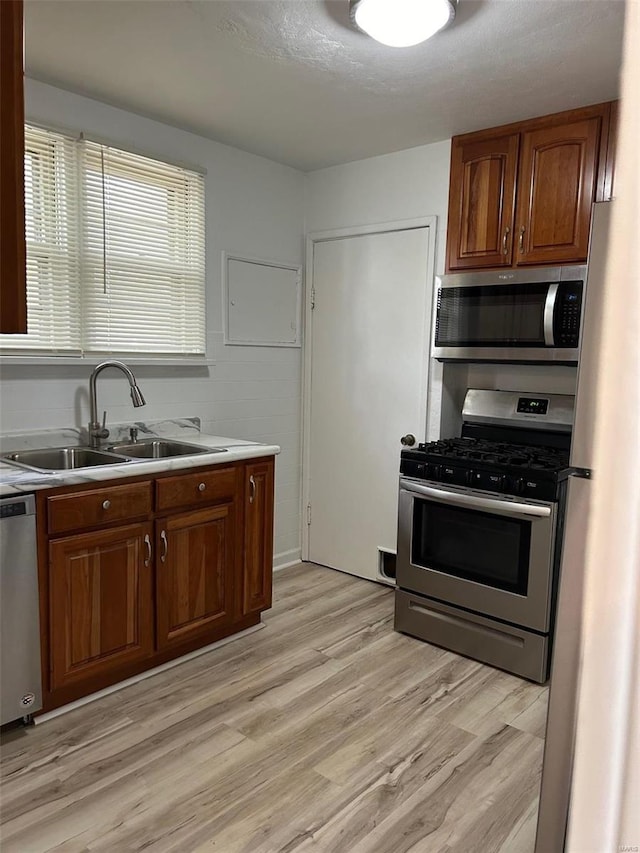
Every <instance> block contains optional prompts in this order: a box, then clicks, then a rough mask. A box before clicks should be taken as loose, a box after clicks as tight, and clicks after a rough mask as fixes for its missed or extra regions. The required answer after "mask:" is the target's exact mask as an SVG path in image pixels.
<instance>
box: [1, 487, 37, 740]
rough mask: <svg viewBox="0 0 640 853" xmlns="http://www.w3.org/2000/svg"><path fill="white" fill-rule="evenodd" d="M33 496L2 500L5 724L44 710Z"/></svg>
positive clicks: (2, 656) (3, 717)
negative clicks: (42, 708) (41, 709)
mask: <svg viewBox="0 0 640 853" xmlns="http://www.w3.org/2000/svg"><path fill="white" fill-rule="evenodd" d="M38 607H39V605H38V564H37V558H36V502H35V498H34V496H33V495H16V496H15V497H10V498H0V724H2V725H4V724H5V723H9V722H12V721H13V720H19V719H21V718H24V717H27V718H28V717H29V716H30V715H31V714H33V712H34V711H38V710H39V709H40V708H41V707H42V677H41V672H40V616H39V609H38Z"/></svg>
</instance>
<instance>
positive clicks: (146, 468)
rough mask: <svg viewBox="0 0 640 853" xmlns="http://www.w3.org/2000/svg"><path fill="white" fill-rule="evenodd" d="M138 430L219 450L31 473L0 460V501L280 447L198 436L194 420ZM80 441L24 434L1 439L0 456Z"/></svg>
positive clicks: (118, 435) (76, 435)
mask: <svg viewBox="0 0 640 853" xmlns="http://www.w3.org/2000/svg"><path fill="white" fill-rule="evenodd" d="M138 426H139V427H141V428H142V432H141V434H140V435H139V439H145V438H153V437H154V436H158V437H162V438H174V439H178V440H181V441H187V442H189V444H196V445H200V446H202V447H209V448H211V449H212V450H215V449H216V448H224V452H222V453H220V452H218V453H211V454H208V453H199V454H197V455H196V456H175V457H172V458H165V459H153V460H150V459H145V460H143V461H142V460H141V461H137V460H134V461H130V462H122V463H116V464H114V465H98V466H96V467H93V468H76V469H73V470H70V471H54V472H51V473H49V472H46V473H43V472H40V471H31V470H28V469H26V468H19V467H18V466H17V465H12V464H10V463H8V462H5V461H0V497H10V496H12V495H18V494H25V493H28V492H35V491H39V490H41V489H52V488H57V487H59V486H71V485H86V484H91V483H95V484H100V483H102V482H106V481H108V480H117V479H121V478H124V477H140V476H144V475H146V474H148V475H149V476H153V475H154V474H158V473H166V472H167V471H186V470H188V469H189V468H201V467H202V466H204V465H225V464H228V463H230V462H237V461H238V460H242V459H256V458H258V457H261V456H275V455H277V454H278V453H279V452H280V448H279V447H278V445H276V444H260V443H258V442H250V441H243V440H241V439H236V438H226V437H224V436H218V435H207V434H205V433H202V432H200V430H199V421H198V419H197V418H194V419H185V420H183V421H163V422H158V423H157V424H153V425H151V424H139V425H138ZM123 431H124V428H122V429H120V430H117V429H116V430H113V431H112V433H111V436H110V438H109V439H108V440H107V442H105V443H106V444H108V443H112V442H113V443H115V442H117V441H121V440H123V438H125V436H124V435H123ZM72 439H75V440H72ZM80 443H84V442H82V435H81V431H79V430H73V431H65V432H64V435H62V433H61V432H59V431H58V432H54V431H50V432H48V433H37V434H36V433H24V434H22V436H20V435H14V436H7V437H3V439H2V442H1V444H2V449H1V451H0V452H2V453H8V452H11V450H18V449H27V448H34V447H59V446H69V445H72V444H80Z"/></svg>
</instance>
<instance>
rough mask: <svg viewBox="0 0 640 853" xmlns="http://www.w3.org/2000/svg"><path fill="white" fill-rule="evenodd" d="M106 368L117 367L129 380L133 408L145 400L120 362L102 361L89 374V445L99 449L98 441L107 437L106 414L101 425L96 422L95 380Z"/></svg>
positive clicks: (128, 370)
mask: <svg viewBox="0 0 640 853" xmlns="http://www.w3.org/2000/svg"><path fill="white" fill-rule="evenodd" d="M107 367H117V368H118V370H121V371H122V372H123V373H124V375H125V376H126V377H127V379H128V380H129V385H130V386H131V402H132V403H133V405H134V408H136V409H137V408H139V407H140V406H144V405H145V402H146V401H145V399H144V397H143V396H142V391H141V390H140V389H139V388H138V383H137V382H136V378H135V376H134V375H133V373H132V372H131V370H130V369H129V368H128V367H127V365H126V364H124V363H123V362H122V361H103V362H102V363H101V364H98V365H97V366H96V367H95V368H94V370H93V373H92V374H91V378H90V379H89V406H90V414H89V417H90V421H89V444H90V445H91V447H100V441H101V439H103V438H108V437H109V430H108V429H107V428H106V427H105V423H106V421H107V413H106V411H105V413H104V416H103V418H102V424H101V423H100V421H99V420H98V401H97V397H96V380H97V378H98V375H99V374H100V373H101V372H102V371H103V370H104V369H105V368H107Z"/></svg>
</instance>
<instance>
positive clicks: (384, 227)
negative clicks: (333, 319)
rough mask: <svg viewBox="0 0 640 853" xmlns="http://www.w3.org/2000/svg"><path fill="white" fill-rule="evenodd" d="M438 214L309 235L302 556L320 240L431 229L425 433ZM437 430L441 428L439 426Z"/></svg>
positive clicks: (424, 373)
mask: <svg viewBox="0 0 640 853" xmlns="http://www.w3.org/2000/svg"><path fill="white" fill-rule="evenodd" d="M437 225H438V217H437V216H435V215H433V216H421V217H417V218H413V219H400V220H396V221H393V222H381V223H377V224H372V225H354V226H350V227H346V228H335V229H331V230H329V231H315V232H311V233H309V234H307V237H306V250H305V287H304V311H305V316H304V330H305V334H304V341H303V352H304V370H303V377H302V505H301V514H300V517H301V519H302V559H303V560H308V559H309V524H308V521H307V507H308V506H309V503H310V499H311V478H310V467H311V356H312V352H313V315H312V295H315V283H314V280H313V261H314V250H315V246H316V243H326V242H331V241H333V240H344V239H346V238H349V237H362V236H367V235H372V234H386V233H389V232H391V231H415V230H416V229H419V228H426V229H427V248H428V252H427V268H426V275H425V281H424V285H425V288H426V293H427V299H426V302H425V311H424V317H423V331H424V340H425V341H426V344H427V347H426V352H425V356H424V360H423V362H422V370H421V379H420V387H421V391H420V406H421V409H422V411H423V413H424V422H423V423H424V427H425V434H427V431H431V428H432V427H433V426H434V425H433V424H432V423H431V421H430V419H429V418H428V416H427V400H428V398H429V392H430V390H431V385H432V382H433V379H434V376H433V359H432V358H431V336H432V326H433V320H432V314H433V305H434V300H433V295H434V286H435V253H436V232H437ZM436 429H437V427H436Z"/></svg>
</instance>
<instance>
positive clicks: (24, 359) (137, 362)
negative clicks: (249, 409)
mask: <svg viewBox="0 0 640 853" xmlns="http://www.w3.org/2000/svg"><path fill="white" fill-rule="evenodd" d="M112 360H114V361H123V362H124V363H125V364H127V365H128V366H129V367H135V366H138V367H141V366H142V367H209V366H211V365H214V364H215V360H214V359H212V358H206V357H203V358H171V357H170V356H167V357H163V358H160V357H159V358H143V357H141V356H127V355H102V356H90V357H87V358H78V357H75V358H74V357H72V356H46V355H33V356H28V355H0V364H2V365H4V366H5V367H10V366H15V367H24V366H28V365H32V366H35V367H53V366H55V365H58V364H60V365H65V366H69V365H76V366H78V367H80V366H84V365H86V366H88V367H95V366H96V365H97V364H101V363H102V362H103V361H112Z"/></svg>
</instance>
